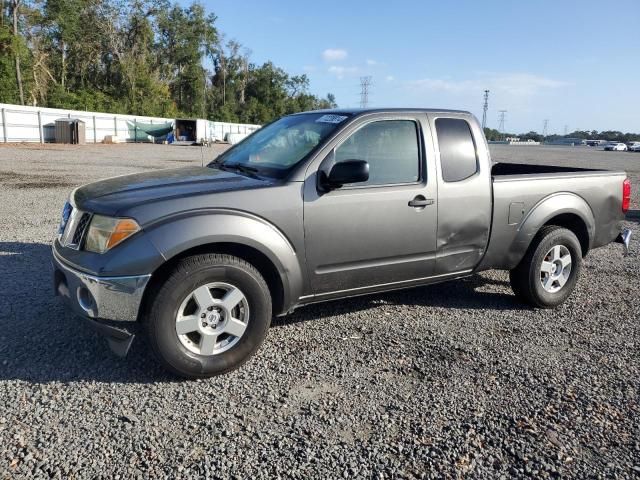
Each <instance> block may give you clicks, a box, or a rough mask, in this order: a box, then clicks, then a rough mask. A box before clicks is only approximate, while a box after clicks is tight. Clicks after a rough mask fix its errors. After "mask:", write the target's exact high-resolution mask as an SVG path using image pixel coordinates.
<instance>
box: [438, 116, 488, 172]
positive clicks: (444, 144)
mask: <svg viewBox="0 0 640 480" xmlns="http://www.w3.org/2000/svg"><path fill="white" fill-rule="evenodd" d="M436 134H437V135H438V145H439V146H440V165H441V166H442V178H443V180H444V181H445V182H459V181H460V180H464V179H466V178H469V177H471V176H472V175H475V173H476V172H477V171H478V156H477V155H476V146H475V143H474V142H473V135H472V134H471V128H470V127H469V124H468V123H467V122H466V121H465V120H461V119H459V118H438V119H436Z"/></svg>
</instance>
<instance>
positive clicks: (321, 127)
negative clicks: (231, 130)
mask: <svg viewBox="0 0 640 480" xmlns="http://www.w3.org/2000/svg"><path fill="white" fill-rule="evenodd" d="M347 118H348V116H347V115H335V114H325V113H305V114H301V115H291V116H287V117H283V118H281V119H280V120H277V121H275V122H273V123H271V124H269V125H267V126H266V127H263V128H261V129H260V130H258V131H256V132H255V133H254V134H252V135H251V136H249V137H248V138H247V139H245V140H244V141H242V142H240V143H239V144H237V145H236V146H234V147H232V148H230V149H229V150H227V151H226V152H225V153H223V154H222V155H220V156H219V157H218V158H217V159H216V160H214V161H213V162H211V163H210V164H209V165H208V166H209V167H216V168H221V169H224V170H227V169H229V170H237V171H240V172H243V173H249V174H251V173H253V174H256V175H264V176H267V177H276V178H283V177H284V176H285V175H287V173H288V172H289V170H291V168H292V167H293V166H295V165H296V164H297V163H298V162H300V161H301V160H302V159H303V158H305V157H306V156H307V155H308V154H309V153H310V152H311V151H312V150H313V149H314V148H315V147H317V146H318V145H319V144H320V143H322V142H323V141H324V139H326V138H327V137H328V136H329V135H330V134H331V132H333V131H334V130H335V129H336V128H337V127H338V125H340V124H341V123H342V122H344V121H345V120H346V119H347Z"/></svg>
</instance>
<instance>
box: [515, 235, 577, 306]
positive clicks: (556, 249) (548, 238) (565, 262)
mask: <svg viewBox="0 0 640 480" xmlns="http://www.w3.org/2000/svg"><path fill="white" fill-rule="evenodd" d="M581 266H582V248H581V247H580V242H579V241H578V238H577V237H576V236H575V234H574V233H573V232H572V231H570V230H567V229H566V228H562V227H557V226H546V227H543V228H542V229H541V230H540V232H538V235H536V238H535V239H534V241H533V242H532V244H531V246H530V247H529V250H528V251H527V253H526V255H525V256H524V258H523V259H522V260H521V261H520V263H519V264H518V266H517V267H516V268H514V269H513V270H511V271H510V272H509V279H510V280H511V288H512V289H513V291H514V293H515V294H516V296H518V297H519V298H520V299H522V300H524V301H525V302H527V303H529V304H531V305H533V306H535V307H540V308H553V307H555V306H557V305H559V304H561V303H562V302H564V301H565V300H566V299H567V297H569V295H571V292H573V289H574V288H575V286H576V283H577V281H578V277H579V275H580V268H581Z"/></svg>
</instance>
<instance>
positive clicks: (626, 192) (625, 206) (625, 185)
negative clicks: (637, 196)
mask: <svg viewBox="0 0 640 480" xmlns="http://www.w3.org/2000/svg"><path fill="white" fill-rule="evenodd" d="M630 203H631V180H629V179H628V178H625V179H624V182H622V211H623V212H624V213H627V210H629V204H630Z"/></svg>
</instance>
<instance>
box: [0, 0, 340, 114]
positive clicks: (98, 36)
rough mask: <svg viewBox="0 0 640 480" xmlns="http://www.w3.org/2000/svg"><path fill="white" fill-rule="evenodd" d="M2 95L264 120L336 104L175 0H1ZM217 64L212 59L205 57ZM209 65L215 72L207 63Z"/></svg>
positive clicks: (65, 104)
mask: <svg viewBox="0 0 640 480" xmlns="http://www.w3.org/2000/svg"><path fill="white" fill-rule="evenodd" d="M0 5H1V7H0V101H2V102H7V103H25V102H27V99H29V102H31V103H33V104H40V105H43V106H49V107H61V108H73V109H83V110H84V109H87V110H95V111H109V112H116V113H131V114H139V115H156V116H169V117H174V116H189V117H197V116H200V117H205V118H209V119H213V120H226V121H246V122H249V121H251V122H257V123H263V122H267V121H270V120H272V119H273V118H275V117H277V116H279V115H283V114H285V113H291V112H297V111H300V110H306V109H313V108H327V107H331V106H335V97H333V96H332V95H328V96H327V98H324V99H323V98H319V97H317V96H315V95H312V94H310V93H309V79H308V78H307V77H306V75H299V76H290V75H289V74H288V73H287V72H285V71H284V70H282V69H281V68H278V67H277V66H275V65H274V64H273V63H272V62H265V63H264V64H263V65H261V66H258V65H256V64H254V63H253V62H252V61H251V52H250V50H249V49H247V48H245V47H243V46H242V45H241V44H240V42H238V41H236V40H231V41H228V42H225V41H224V35H223V34H221V33H220V32H219V31H218V29H217V28H216V25H215V23H216V21H217V18H216V16H215V15H213V14H207V13H206V12H205V10H204V8H203V7H202V5H200V4H199V3H193V4H192V5H190V6H187V7H185V6H182V5H180V4H178V3H177V2H176V1H175V0H2V3H1V4H0ZM209 62H210V65H211V66H210V67H209V65H208V63H209ZM209 68H211V70H212V71H209V70H208V69H209Z"/></svg>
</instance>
